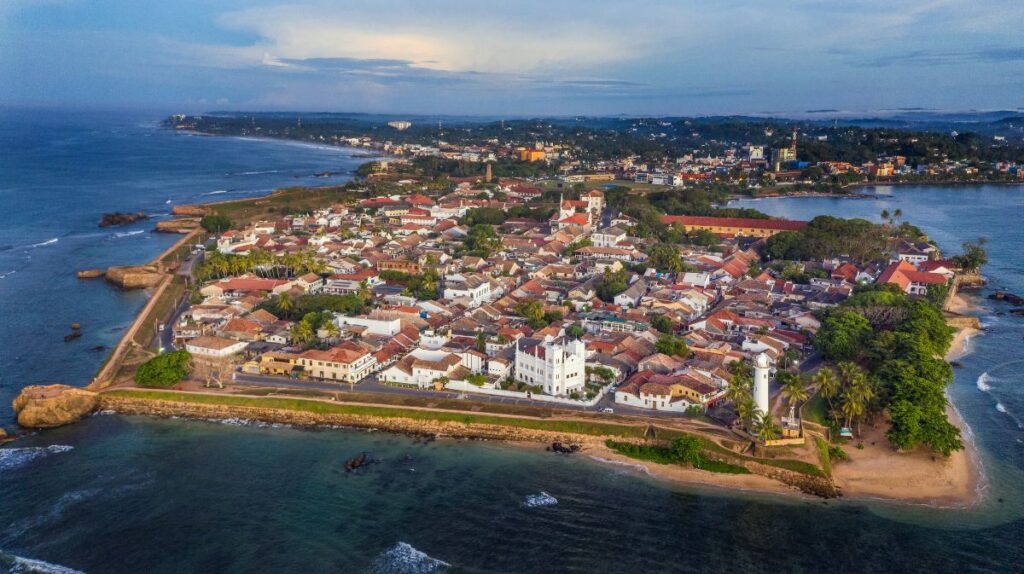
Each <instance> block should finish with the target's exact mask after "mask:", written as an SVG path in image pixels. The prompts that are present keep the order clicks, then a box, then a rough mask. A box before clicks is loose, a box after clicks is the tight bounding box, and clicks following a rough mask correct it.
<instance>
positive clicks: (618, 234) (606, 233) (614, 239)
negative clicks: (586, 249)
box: [590, 227, 626, 247]
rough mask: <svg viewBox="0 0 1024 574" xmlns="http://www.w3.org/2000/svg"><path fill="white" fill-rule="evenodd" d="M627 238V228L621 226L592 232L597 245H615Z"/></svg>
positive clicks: (593, 241)
mask: <svg viewBox="0 0 1024 574" xmlns="http://www.w3.org/2000/svg"><path fill="white" fill-rule="evenodd" d="M625 240H626V230H625V229H622V228H621V227H605V228H604V229H600V230H598V231H595V232H593V233H591V234H590V242H591V243H592V244H593V245H594V246H595V247H615V246H616V245H618V244H619V243H620V242H623V241H625Z"/></svg>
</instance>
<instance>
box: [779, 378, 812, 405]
mask: <svg viewBox="0 0 1024 574" xmlns="http://www.w3.org/2000/svg"><path fill="white" fill-rule="evenodd" d="M782 374H783V373H779V375H780V376H779V377H778V379H779V384H780V385H782V391H781V392H782V398H783V399H785V400H786V404H787V405H789V406H794V405H795V404H797V403H802V402H804V401H806V400H807V398H808V396H809V394H808V393H807V387H806V386H805V385H804V380H803V379H801V378H800V377H797V376H795V375H792V374H789V373H785V374H787V375H789V376H788V377H782V376H781V375H782Z"/></svg>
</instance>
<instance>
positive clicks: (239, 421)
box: [206, 417, 292, 429]
mask: <svg viewBox="0 0 1024 574" xmlns="http://www.w3.org/2000/svg"><path fill="white" fill-rule="evenodd" d="M206 420H207V421H208V422H211V423H218V424H222V425H227V426H232V427H253V428H260V429H282V428H291V426H292V425H289V424H284V423H268V422H264V421H257V420H253V419H243V418H236V417H232V418H226V419H206Z"/></svg>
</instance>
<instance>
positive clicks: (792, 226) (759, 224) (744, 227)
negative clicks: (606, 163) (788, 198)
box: [661, 215, 807, 237]
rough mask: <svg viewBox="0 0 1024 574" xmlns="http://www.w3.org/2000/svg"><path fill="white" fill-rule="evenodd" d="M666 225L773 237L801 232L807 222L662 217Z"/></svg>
mask: <svg viewBox="0 0 1024 574" xmlns="http://www.w3.org/2000/svg"><path fill="white" fill-rule="evenodd" d="M661 222H662V223H664V224H665V225H675V224H678V225H681V226H682V227H683V229H685V230H686V231H701V230H704V231H710V232H711V233H714V234H716V235H727V236H743V237H771V236H772V235H775V234H776V233H782V232H783V231H800V230H801V229H803V228H804V227H805V226H806V225H807V222H806V221H792V220H788V219H747V218H743V217H703V216H696V215H662V216H661Z"/></svg>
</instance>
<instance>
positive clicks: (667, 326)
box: [651, 314, 673, 333]
mask: <svg viewBox="0 0 1024 574" xmlns="http://www.w3.org/2000/svg"><path fill="white" fill-rule="evenodd" d="M651 327H654V328H655V329H656V330H657V331H658V332H661V333H671V332H672V331H673V325H672V321H671V320H670V319H669V318H668V317H666V316H664V315H661V314H657V315H652V316H651Z"/></svg>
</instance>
